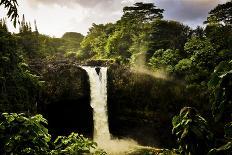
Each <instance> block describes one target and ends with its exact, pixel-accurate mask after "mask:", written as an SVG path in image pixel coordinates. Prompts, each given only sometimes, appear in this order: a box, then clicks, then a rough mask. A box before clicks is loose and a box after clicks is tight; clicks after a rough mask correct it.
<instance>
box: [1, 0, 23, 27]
mask: <svg viewBox="0 0 232 155" xmlns="http://www.w3.org/2000/svg"><path fill="white" fill-rule="evenodd" d="M0 5H3V6H4V8H6V9H7V10H8V12H7V16H8V18H11V21H12V20H13V25H14V27H16V24H17V22H19V21H18V17H19V15H18V8H17V7H18V2H17V0H1V1H0Z"/></svg>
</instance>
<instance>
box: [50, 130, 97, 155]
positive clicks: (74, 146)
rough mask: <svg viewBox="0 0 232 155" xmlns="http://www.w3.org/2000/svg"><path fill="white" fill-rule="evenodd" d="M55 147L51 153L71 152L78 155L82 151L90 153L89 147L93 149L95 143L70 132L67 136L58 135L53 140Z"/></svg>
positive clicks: (55, 154) (58, 154) (56, 154)
mask: <svg viewBox="0 0 232 155" xmlns="http://www.w3.org/2000/svg"><path fill="white" fill-rule="evenodd" d="M54 145H55V149H54V150H52V152H51V154H54V155H60V154H61V155H62V154H64V155H65V154H73V155H75V154H76V155H79V154H84V153H90V150H91V149H95V148H96V146H97V143H95V142H92V141H90V140H88V139H87V138H85V137H83V136H82V135H78V134H77V133H71V134H70V135H69V136H68V137H65V136H59V137H57V138H56V140H55V141H54Z"/></svg>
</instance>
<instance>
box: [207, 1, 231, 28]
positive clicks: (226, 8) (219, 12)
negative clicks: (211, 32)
mask: <svg viewBox="0 0 232 155" xmlns="http://www.w3.org/2000/svg"><path fill="white" fill-rule="evenodd" d="M231 12H232V1H229V2H227V3H225V4H219V5H218V6H216V7H215V8H214V9H212V10H211V11H210V12H209V17H207V21H205V23H206V24H225V25H232V13H231Z"/></svg>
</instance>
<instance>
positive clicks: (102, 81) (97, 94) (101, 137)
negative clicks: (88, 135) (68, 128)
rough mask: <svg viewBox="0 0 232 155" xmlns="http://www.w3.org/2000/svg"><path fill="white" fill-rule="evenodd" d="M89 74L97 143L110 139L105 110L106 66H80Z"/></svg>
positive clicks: (94, 137)
mask: <svg viewBox="0 0 232 155" xmlns="http://www.w3.org/2000/svg"><path fill="white" fill-rule="evenodd" d="M82 68H83V69H84V70H85V71H86V72H87V74H88V76H89V82H90V96H91V103H90V104H91V107H92V108H93V120H94V133H93V139H94V141H96V142H97V143H102V142H104V141H109V140H110V132H109V125H108V112H107V68H106V67H89V66H88V67H87V66H83V67H82Z"/></svg>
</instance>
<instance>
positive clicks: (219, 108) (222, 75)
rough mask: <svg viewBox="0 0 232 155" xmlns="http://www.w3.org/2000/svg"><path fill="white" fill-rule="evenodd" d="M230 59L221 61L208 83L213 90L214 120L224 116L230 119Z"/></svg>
mask: <svg viewBox="0 0 232 155" xmlns="http://www.w3.org/2000/svg"><path fill="white" fill-rule="evenodd" d="M231 81H232V61H230V62H226V61H225V62H221V63H220V64H219V65H218V66H217V67H216V68H215V71H214V73H213V75H212V78H211V80H210V81H209V83H208V86H209V88H210V89H211V90H212V92H213V98H212V113H213V116H214V119H215V121H216V122H218V121H219V120H221V119H222V118H224V119H223V120H224V121H231V118H232V115H231V110H232V82H231Z"/></svg>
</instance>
